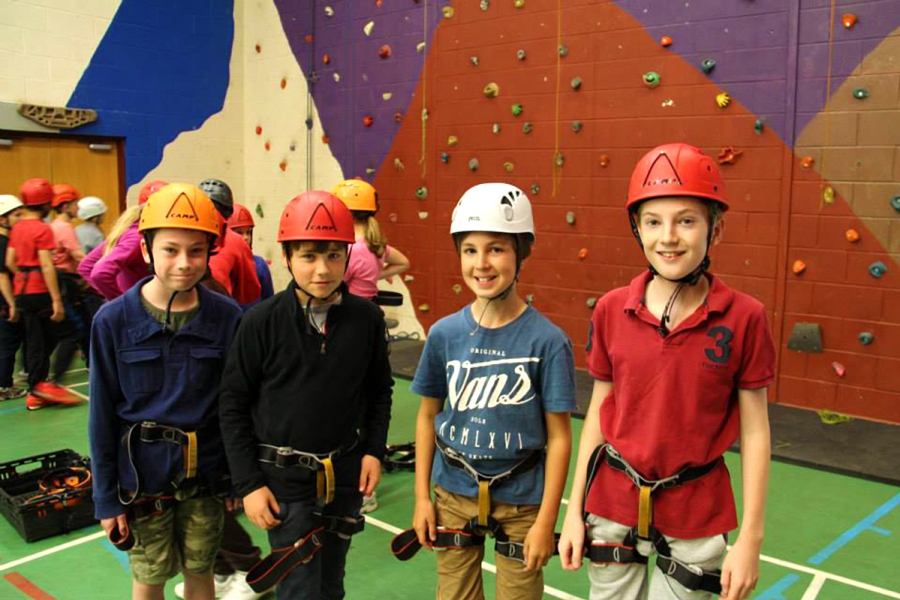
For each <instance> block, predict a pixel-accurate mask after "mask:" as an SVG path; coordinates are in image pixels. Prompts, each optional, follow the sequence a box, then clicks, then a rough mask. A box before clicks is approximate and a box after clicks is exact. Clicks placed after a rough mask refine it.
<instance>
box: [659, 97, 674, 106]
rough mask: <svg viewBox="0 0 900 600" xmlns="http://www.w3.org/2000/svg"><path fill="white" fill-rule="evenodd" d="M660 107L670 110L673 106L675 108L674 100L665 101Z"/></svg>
mask: <svg viewBox="0 0 900 600" xmlns="http://www.w3.org/2000/svg"><path fill="white" fill-rule="evenodd" d="M659 105H660V106H662V107H663V108H669V107H671V106H675V101H674V100H672V99H671V98H669V99H667V100H663V101H662V102H660V104H659Z"/></svg>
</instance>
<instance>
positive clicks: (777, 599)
mask: <svg viewBox="0 0 900 600" xmlns="http://www.w3.org/2000/svg"><path fill="white" fill-rule="evenodd" d="M798 581H800V576H799V575H797V574H796V573H791V574H790V575H785V576H784V577H782V578H781V579H779V580H778V581H777V582H775V584H774V585H773V586H772V587H770V588H767V589H765V590H763V591H762V592H760V593H759V594H757V595H756V596H755V598H756V600H787V599H786V598H785V597H784V594H782V592H784V591H786V590H787V589H788V588H789V587H791V586H792V585H794V584H795V583H797V582H798Z"/></svg>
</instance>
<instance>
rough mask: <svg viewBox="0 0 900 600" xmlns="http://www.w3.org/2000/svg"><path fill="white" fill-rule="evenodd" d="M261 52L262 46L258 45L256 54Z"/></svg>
mask: <svg viewBox="0 0 900 600" xmlns="http://www.w3.org/2000/svg"><path fill="white" fill-rule="evenodd" d="M260 52H262V46H260V45H259V44H257V45H256V53H257V54H259V53H260Z"/></svg>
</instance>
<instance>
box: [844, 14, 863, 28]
mask: <svg viewBox="0 0 900 600" xmlns="http://www.w3.org/2000/svg"><path fill="white" fill-rule="evenodd" d="M858 20H859V17H857V16H856V15H854V14H852V13H847V14H846V15H844V16H842V17H841V23H842V24H843V25H844V29H853V26H854V25H856V22H857V21H858Z"/></svg>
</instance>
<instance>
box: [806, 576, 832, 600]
mask: <svg viewBox="0 0 900 600" xmlns="http://www.w3.org/2000/svg"><path fill="white" fill-rule="evenodd" d="M825 581H827V578H826V577H824V576H822V575H816V576H815V577H813V580H812V582H810V584H809V587H808V588H806V592H805V593H804V594H803V598H801V599H800V600H816V598H818V597H819V592H820V591H822V586H823V585H825Z"/></svg>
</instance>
